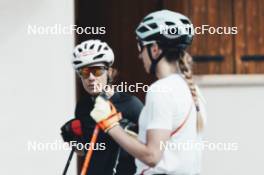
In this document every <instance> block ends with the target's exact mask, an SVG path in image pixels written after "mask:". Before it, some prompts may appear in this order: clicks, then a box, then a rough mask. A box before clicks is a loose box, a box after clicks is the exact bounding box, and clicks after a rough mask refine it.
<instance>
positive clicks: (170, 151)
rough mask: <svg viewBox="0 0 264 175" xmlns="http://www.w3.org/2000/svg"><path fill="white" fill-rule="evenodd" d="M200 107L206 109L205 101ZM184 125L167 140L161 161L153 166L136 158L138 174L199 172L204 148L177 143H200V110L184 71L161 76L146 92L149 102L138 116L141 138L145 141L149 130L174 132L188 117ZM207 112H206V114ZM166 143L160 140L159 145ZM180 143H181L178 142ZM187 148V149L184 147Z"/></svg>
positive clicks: (188, 174) (147, 101) (181, 174)
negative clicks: (198, 127) (198, 113)
mask: <svg viewBox="0 0 264 175" xmlns="http://www.w3.org/2000/svg"><path fill="white" fill-rule="evenodd" d="M200 108H202V112H203V111H204V107H203V104H201V102H200ZM188 114H189V117H188V119H187V120H186V123H185V124H184V125H183V127H182V128H181V129H180V130H179V131H178V132H177V133H176V134H175V135H173V136H172V137H171V138H170V139H169V140H168V142H167V144H168V147H167V148H166V149H164V152H163V156H162V158H161V160H160V161H159V163H158V164H157V165H156V166H155V167H153V168H150V167H148V166H147V165H145V164H144V163H143V162H141V161H139V160H138V159H136V166H137V172H136V174H137V175H138V174H142V171H143V172H144V175H149V174H158V173H165V174H173V175H194V174H199V173H200V167H201V165H200V162H201V151H199V150H195V149H189V150H184V147H182V148H183V149H179V148H180V147H178V149H177V144H178V143H193V142H195V143H196V142H200V141H201V139H200V137H199V136H198V135H197V131H196V118H197V115H196V114H197V113H196V109H195V105H194V102H193V98H192V95H191V92H190V90H189V87H188V85H187V83H186V82H185V80H184V78H183V77H182V75H181V74H173V75H170V76H168V77H166V78H163V79H160V80H158V81H156V82H155V83H153V84H152V85H151V86H150V91H148V93H147V95H146V104H145V106H144V108H143V109H142V112H141V114H140V117H139V134H138V139H139V140H140V141H141V142H143V143H146V134H147V130H148V129H169V130H171V131H174V130H175V129H176V128H178V127H179V126H180V125H181V124H182V123H183V121H184V120H185V119H186V117H187V116H188ZM204 115H205V114H204ZM165 144H166V143H161V145H160V148H161V147H162V146H163V147H164V146H165ZM178 145H180V144H178ZM185 149H188V148H186V147H185Z"/></svg>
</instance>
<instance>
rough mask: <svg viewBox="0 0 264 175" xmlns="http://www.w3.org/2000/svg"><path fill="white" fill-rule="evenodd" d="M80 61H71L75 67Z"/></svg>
mask: <svg viewBox="0 0 264 175" xmlns="http://www.w3.org/2000/svg"><path fill="white" fill-rule="evenodd" d="M81 63H82V61H73V64H75V65H77V64H81Z"/></svg>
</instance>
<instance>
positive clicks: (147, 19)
mask: <svg viewBox="0 0 264 175" xmlns="http://www.w3.org/2000/svg"><path fill="white" fill-rule="evenodd" d="M151 19H153V17H152V16H150V17H148V18H145V19H144V20H143V22H146V21H149V20H151Z"/></svg>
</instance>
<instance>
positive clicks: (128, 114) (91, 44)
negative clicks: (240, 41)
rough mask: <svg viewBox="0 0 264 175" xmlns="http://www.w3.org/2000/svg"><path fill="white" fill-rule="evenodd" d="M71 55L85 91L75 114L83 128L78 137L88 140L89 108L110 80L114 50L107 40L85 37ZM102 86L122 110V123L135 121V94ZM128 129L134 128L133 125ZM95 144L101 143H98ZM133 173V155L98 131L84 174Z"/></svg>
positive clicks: (91, 125)
mask: <svg viewBox="0 0 264 175" xmlns="http://www.w3.org/2000/svg"><path fill="white" fill-rule="evenodd" d="M73 56H74V58H73V61H72V64H73V67H74V69H75V70H76V72H77V74H78V75H79V77H80V78H81V81H82V84H83V87H84V89H85V91H86V92H87V94H84V96H82V97H81V99H80V100H79V101H78V103H77V106H76V109H75V116H76V118H77V119H79V120H80V121H81V124H82V130H83V132H84V136H83V138H82V139H81V140H82V141H83V142H86V143H89V142H90V139H91V136H92V133H93V130H94V128H95V125H96V123H95V122H94V120H92V118H91V117H90V112H91V110H92V109H93V107H94V103H95V98H96V97H97V96H98V95H99V94H100V93H101V92H102V91H103V90H104V87H106V86H107V85H110V84H111V82H112V81H113V69H112V68H111V66H112V64H113V63H114V54H113V51H112V49H111V48H110V47H109V46H108V45H107V43H105V42H101V41H100V40H88V41H85V42H82V43H81V44H79V45H77V46H76V47H75V49H74V52H73ZM105 90H107V91H106V94H107V96H108V98H110V101H111V102H112V103H113V105H114V106H115V107H116V108H117V110H118V111H120V112H122V116H123V119H122V120H121V123H122V126H123V127H126V128H128V127H129V126H135V125H137V123H138V117H139V114H140V112H141V109H142V107H143V104H142V102H141V101H140V100H139V99H138V98H137V97H135V96H131V95H128V94H126V93H123V92H114V91H113V90H111V89H109V88H108V89H105ZM129 129H131V128H129ZM132 129H134V131H136V130H137V127H134V128H132ZM99 144H101V146H98V145H99ZM99 147H100V148H99ZM134 173H135V163H134V158H133V157H132V156H130V155H129V154H128V153H126V152H125V151H123V150H122V149H121V150H120V147H119V146H118V144H117V143H116V142H115V141H113V139H112V138H111V137H110V136H109V135H107V134H105V133H104V132H103V131H100V132H99V135H98V137H97V146H95V150H94V151H93V155H92V158H91V161H90V164H89V168H88V170H87V174H89V175H113V174H116V175H124V174H127V175H130V174H134Z"/></svg>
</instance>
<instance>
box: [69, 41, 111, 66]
mask: <svg viewBox="0 0 264 175" xmlns="http://www.w3.org/2000/svg"><path fill="white" fill-rule="evenodd" d="M73 57H74V58H73V60H72V64H73V67H74V69H75V70H78V69H79V68H81V67H83V66H87V65H92V64H96V63H104V64H106V66H107V67H110V66H111V65H112V64H113V63H114V53H113V51H112V49H111V48H110V47H109V46H108V45H107V43H105V42H102V41H100V40H88V41H84V42H82V43H81V44H79V45H77V46H76V47H75V49H74V51H73Z"/></svg>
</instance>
